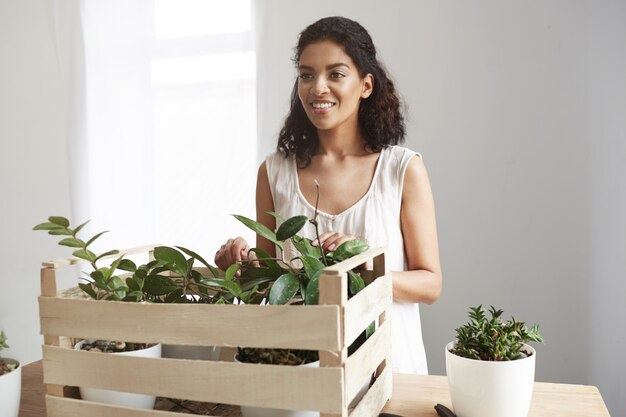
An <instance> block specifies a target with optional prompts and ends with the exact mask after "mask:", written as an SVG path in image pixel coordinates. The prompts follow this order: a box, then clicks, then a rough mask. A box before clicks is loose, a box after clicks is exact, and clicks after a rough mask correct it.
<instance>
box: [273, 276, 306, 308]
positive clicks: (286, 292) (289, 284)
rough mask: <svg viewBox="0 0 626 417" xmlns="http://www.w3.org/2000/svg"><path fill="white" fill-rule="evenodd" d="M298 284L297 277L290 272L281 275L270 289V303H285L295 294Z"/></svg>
mask: <svg viewBox="0 0 626 417" xmlns="http://www.w3.org/2000/svg"><path fill="white" fill-rule="evenodd" d="M299 285H300V281H298V277H297V276H295V275H294V274H293V273H292V272H288V273H286V274H283V275H281V276H280V277H278V279H277V280H276V282H274V285H272V288H271V289H270V295H269V302H270V304H275V305H280V304H287V303H288V302H289V300H291V299H292V298H293V296H294V295H296V292H297V291H298V287H299Z"/></svg>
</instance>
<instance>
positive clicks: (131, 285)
mask: <svg viewBox="0 0 626 417" xmlns="http://www.w3.org/2000/svg"><path fill="white" fill-rule="evenodd" d="M126 286H127V287H128V289H129V290H131V291H141V287H143V281H141V280H139V279H137V278H135V277H128V278H126Z"/></svg>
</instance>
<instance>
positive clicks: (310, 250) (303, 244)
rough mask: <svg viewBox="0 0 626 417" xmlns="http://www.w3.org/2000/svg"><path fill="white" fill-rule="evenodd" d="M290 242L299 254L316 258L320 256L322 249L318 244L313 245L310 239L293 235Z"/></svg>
mask: <svg viewBox="0 0 626 417" xmlns="http://www.w3.org/2000/svg"><path fill="white" fill-rule="evenodd" d="M292 242H293V246H295V248H296V249H297V250H298V252H300V254H301V255H310V256H314V257H316V258H319V257H320V256H322V249H321V248H320V247H319V246H313V245H312V244H311V239H308V238H305V237H300V236H297V235H296V236H294V237H293V239H292Z"/></svg>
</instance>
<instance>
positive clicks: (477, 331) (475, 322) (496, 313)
mask: <svg viewBox="0 0 626 417" xmlns="http://www.w3.org/2000/svg"><path fill="white" fill-rule="evenodd" d="M489 313H490V314H491V318H490V319H488V318H487V316H486V314H485V309H484V308H483V306H482V305H480V306H478V307H470V310H469V313H468V316H469V319H470V320H469V322H467V323H466V324H465V325H463V326H461V327H459V328H458V329H456V343H455V344H454V347H453V349H451V350H450V351H451V352H452V353H454V354H455V355H458V356H462V357H465V358H469V359H477V360H483V361H510V360H516V359H521V358H523V357H525V356H528V355H529V353H528V352H525V351H524V350H523V343H528V342H541V343H543V338H542V337H541V335H540V334H539V326H538V325H536V324H535V325H534V326H532V327H531V328H530V329H527V328H526V325H525V323H523V322H518V321H516V320H515V318H511V320H509V321H506V322H503V321H502V319H501V318H500V317H501V316H502V313H503V311H502V310H498V309H496V308H495V307H493V306H491V307H490V309H489Z"/></svg>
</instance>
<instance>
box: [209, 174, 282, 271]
mask: <svg viewBox="0 0 626 417" xmlns="http://www.w3.org/2000/svg"><path fill="white" fill-rule="evenodd" d="M268 211H274V202H273V200H272V192H271V190H270V184H269V180H268V178H267V169H265V162H263V163H262V164H261V166H260V167H259V172H258V174H257V181H256V217H257V221H258V222H260V223H263V224H264V225H265V226H267V227H268V228H269V229H270V230H275V229H276V220H275V219H274V217H272V216H271V215H270V214H267V212H268ZM256 247H257V248H260V249H263V250H264V251H265V252H267V254H268V255H270V256H271V257H275V256H276V247H275V246H274V244H273V243H272V242H270V241H269V240H267V239H265V238H262V237H260V236H258V235H257V241H256ZM249 250H250V245H249V244H248V242H246V240H245V239H244V238H242V237H237V238H233V239H228V241H227V242H226V243H224V244H223V245H222V246H221V247H220V249H219V250H218V251H217V252H216V253H215V264H216V265H217V267H218V268H220V269H222V270H226V268H228V267H229V266H230V265H232V264H234V263H236V262H240V261H241V260H242V259H245V258H246V256H247V254H248V251H249ZM250 256H251V257H252V256H255V255H254V253H252V254H251V255H250ZM237 276H239V271H237Z"/></svg>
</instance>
